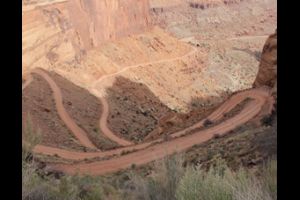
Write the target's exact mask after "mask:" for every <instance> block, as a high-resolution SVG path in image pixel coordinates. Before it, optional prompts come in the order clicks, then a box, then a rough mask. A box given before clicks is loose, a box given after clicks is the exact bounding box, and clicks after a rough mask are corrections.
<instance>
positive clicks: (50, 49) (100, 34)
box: [22, 0, 150, 73]
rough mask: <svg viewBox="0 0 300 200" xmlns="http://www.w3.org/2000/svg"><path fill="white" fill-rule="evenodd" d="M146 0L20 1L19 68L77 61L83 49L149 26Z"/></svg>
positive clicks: (24, 70)
mask: <svg viewBox="0 0 300 200" xmlns="http://www.w3.org/2000/svg"><path fill="white" fill-rule="evenodd" d="M149 21H150V20H149V2H148V0H126V1H124V0H54V1H53V0H52V1H50V0H36V1H32V0H23V1H22V55H23V59H22V65H23V66H22V69H23V70H22V71H23V73H25V72H26V71H28V70H29V69H30V68H34V67H36V66H46V65H49V66H51V65H54V64H55V63H61V62H64V63H66V62H67V63H68V64H70V65H73V66H74V65H76V64H79V63H80V61H81V60H82V59H81V58H82V57H84V56H85V54H86V51H87V50H90V49H92V48H94V47H98V46H99V45H100V44H101V43H103V42H104V41H107V40H114V39H118V38H120V37H124V36H128V35H131V34H137V33H141V32H143V31H145V30H146V29H148V27H149Z"/></svg>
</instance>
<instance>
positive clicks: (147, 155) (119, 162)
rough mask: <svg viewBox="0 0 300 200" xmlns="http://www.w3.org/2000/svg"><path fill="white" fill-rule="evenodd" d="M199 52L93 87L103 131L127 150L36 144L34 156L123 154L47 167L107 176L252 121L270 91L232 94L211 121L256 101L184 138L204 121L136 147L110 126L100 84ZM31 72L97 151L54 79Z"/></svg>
mask: <svg viewBox="0 0 300 200" xmlns="http://www.w3.org/2000/svg"><path fill="white" fill-rule="evenodd" d="M196 51H197V50H196V49H195V48H194V47H193V50H192V51H190V52H188V53H187V54H185V55H183V56H181V57H176V58H171V59H164V60H160V61H155V62H149V63H141V64H137V65H132V66H128V67H126V68H124V69H123V70H121V71H119V72H117V73H115V74H111V75H107V76H104V77H102V78H100V79H99V80H97V81H96V82H95V83H94V84H93V86H92V90H91V91H93V93H94V94H95V95H96V96H98V97H99V98H100V101H101V103H102V105H103V112H102V114H101V118H100V120H99V123H100V129H101V130H102V132H103V133H104V134H105V135H106V136H107V137H108V138H109V139H111V140H113V141H115V142H117V143H118V144H120V145H122V146H125V147H121V148H118V149H114V150H109V151H105V152H99V151H98V152H76V151H69V150H63V149H59V148H53V147H48V146H44V145H37V146H36V147H35V148H34V150H33V151H34V153H40V154H45V155H52V156H53V155H58V156H59V157H61V158H64V159H68V160H84V159H90V158H95V157H98V158H103V157H107V156H113V155H121V156H118V157H114V158H111V159H109V160H104V161H96V162H93V163H80V164H73V165H71V164H70V165H68V164H55V165H49V166H48V167H49V169H50V170H58V171H63V172H65V173H68V174H74V173H77V172H79V173H84V174H91V175H101V174H105V173H111V172H115V171H118V170H122V169H126V168H128V167H130V166H131V165H132V164H136V165H142V164H146V163H148V162H151V161H153V160H156V159H160V158H163V157H164V156H166V155H170V154H173V153H174V152H180V151H184V150H186V149H188V148H190V147H192V146H193V145H195V144H200V143H203V142H205V141H207V140H209V139H211V138H212V137H213V136H214V135H215V134H218V135H223V134H226V133H228V132H229V131H230V130H233V129H235V128H236V127H238V126H240V125H242V124H244V123H246V122H247V121H249V120H250V119H252V118H254V117H255V116H257V114H258V113H259V112H260V111H261V109H262V107H263V105H264V104H265V103H266V101H268V99H269V98H270V91H269V89H267V88H258V89H252V90H247V91H243V92H240V93H238V94H235V95H233V96H232V97H231V98H230V99H228V100H227V101H226V102H225V103H223V104H222V105H221V106H220V107H219V108H218V109H216V110H215V111H214V112H213V113H212V114H211V115H210V116H209V117H208V119H210V120H211V121H217V120H219V119H221V118H222V117H223V115H224V113H226V112H229V111H230V110H232V109H233V108H234V107H235V106H236V105H237V104H239V103H240V102H242V101H243V100H244V99H246V98H252V99H253V101H251V102H249V103H248V104H246V105H245V107H244V109H243V110H242V111H241V112H240V113H238V114H237V115H235V116H234V117H232V118H230V119H227V120H225V121H223V122H222V123H220V124H218V125H216V126H213V127H211V128H208V129H204V130H201V131H198V132H196V133H193V134H189V135H186V136H184V137H181V136H183V135H185V134H186V133H187V132H189V131H192V130H194V129H196V128H200V127H203V124H204V121H205V120H201V121H200V122H198V123H196V124H194V125H192V126H190V127H188V128H186V129H183V130H181V131H178V132H175V133H173V134H172V135H170V136H171V138H172V139H171V140H170V141H163V140H162V139H158V140H155V141H152V142H147V143H143V144H138V145H134V144H133V143H131V142H129V141H127V140H124V139H122V138H119V137H118V136H117V135H116V134H114V133H113V132H112V131H111V130H110V129H109V128H108V127H107V117H108V115H109V106H108V103H107V101H106V99H105V98H104V97H103V96H102V94H100V93H99V92H98V90H96V88H97V85H98V84H100V82H101V81H103V80H104V79H106V78H109V77H114V76H116V75H118V74H120V73H122V72H124V71H126V70H129V69H131V68H135V67H140V66H143V65H150V64H154V63H161V62H169V61H174V60H177V59H182V58H184V57H186V56H189V55H191V54H192V53H194V52H196ZM32 73H36V74H38V75H40V76H42V77H43V78H44V79H45V80H46V81H47V82H48V84H49V85H50V87H51V89H52V91H53V95H54V99H55V103H56V108H57V111H58V114H59V116H60V117H61V119H62V120H63V121H64V123H65V124H66V125H67V127H68V128H69V129H70V130H71V131H72V133H74V135H75V137H76V138H77V139H78V141H80V142H81V144H83V145H84V146H86V147H88V148H92V149H96V147H95V146H94V145H93V144H92V142H91V141H90V140H89V139H88V137H87V134H86V133H85V132H84V131H83V130H82V129H81V128H80V127H79V126H78V125H77V124H76V123H75V122H74V121H73V119H72V118H71V117H70V116H69V115H68V113H67V111H66V110H65V108H64V106H63V99H62V94H61V91H60V89H59V87H58V86H57V85H56V83H55V82H54V81H53V80H52V79H51V77H50V76H49V75H47V73H45V72H44V71H43V70H40V69H35V70H33V71H32ZM31 80H32V78H31V77H29V78H28V79H27V80H26V82H25V83H24V85H22V90H23V89H24V88H25V87H26V86H27V85H29V84H30V82H31ZM125 151H134V152H133V153H128V154H126V155H122V153H123V152H125Z"/></svg>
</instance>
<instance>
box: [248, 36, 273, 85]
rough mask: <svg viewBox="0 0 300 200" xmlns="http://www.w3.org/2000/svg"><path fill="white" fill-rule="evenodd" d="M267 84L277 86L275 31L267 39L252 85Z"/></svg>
mask: <svg viewBox="0 0 300 200" xmlns="http://www.w3.org/2000/svg"><path fill="white" fill-rule="evenodd" d="M263 85H267V86H269V87H272V88H274V89H276V87H277V31H276V32H275V33H274V34H272V35H270V36H269V38H268V39H267V41H266V43H265V45H264V48H263V51H262V55H261V61H260V65H259V71H258V74H257V77H256V79H255V82H254V84H253V86H254V87H260V86H263Z"/></svg>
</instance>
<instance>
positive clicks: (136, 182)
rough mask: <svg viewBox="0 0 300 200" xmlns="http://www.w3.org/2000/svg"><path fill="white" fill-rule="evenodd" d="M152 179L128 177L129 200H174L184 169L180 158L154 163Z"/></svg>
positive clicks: (133, 175) (168, 158)
mask: <svg viewBox="0 0 300 200" xmlns="http://www.w3.org/2000/svg"><path fill="white" fill-rule="evenodd" d="M154 168H155V172H157V173H156V174H155V175H154V176H153V177H148V178H142V177H140V176H138V175H136V174H131V175H130V180H131V183H130V187H131V189H132V190H133V192H131V197H130V198H131V199H141V200H142V199H143V200H144V199H145V200H162V199H164V200H174V199H175V193H176V189H177V183H178V182H179V181H180V179H181V177H182V175H183V172H184V169H183V159H182V157H181V156H170V157H166V158H164V159H163V161H158V162H156V163H155V167H154Z"/></svg>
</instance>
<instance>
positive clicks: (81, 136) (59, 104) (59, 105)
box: [32, 69, 97, 149]
mask: <svg viewBox="0 0 300 200" xmlns="http://www.w3.org/2000/svg"><path fill="white" fill-rule="evenodd" d="M32 73H36V74H38V75H40V76H42V77H43V78H44V79H45V80H46V81H47V82H48V84H49V85H50V87H51V89H52V91H53V96H54V100H55V105H56V109H57V113H58V115H59V116H60V118H61V119H62V120H63V122H64V123H65V124H66V126H67V127H68V128H69V129H70V130H71V131H72V133H73V134H74V136H75V137H76V138H77V140H78V141H79V142H80V143H81V144H82V145H83V146H85V147H88V148H91V149H97V148H96V146H95V145H94V144H93V143H92V142H91V141H90V140H89V138H88V137H87V134H86V133H85V132H84V130H82V129H81V128H80V127H79V126H78V125H77V124H76V123H75V122H74V121H73V119H72V118H71V117H70V115H69V114H68V113H67V111H66V110H65V107H64V105H63V98H62V94H61V91H60V89H59V87H58V86H57V85H56V83H55V82H54V81H53V80H52V79H51V77H50V76H49V75H48V74H47V73H45V72H44V71H43V70H41V69H34V70H33V71H32Z"/></svg>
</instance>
